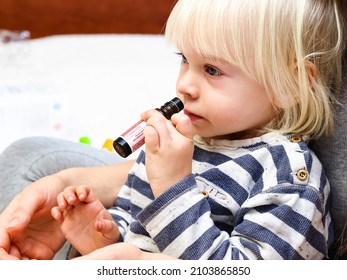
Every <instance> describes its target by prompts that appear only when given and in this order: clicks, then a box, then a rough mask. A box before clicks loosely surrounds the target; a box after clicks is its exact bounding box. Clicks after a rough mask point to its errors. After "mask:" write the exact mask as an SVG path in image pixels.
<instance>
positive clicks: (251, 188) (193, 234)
mask: <svg viewBox="0 0 347 280" xmlns="http://www.w3.org/2000/svg"><path fill="white" fill-rule="evenodd" d="M329 193H330V187H329V183H328V180H327V178H326V176H325V173H324V171H323V168H322V165H321V163H320V162H319V160H318V158H317V157H316V156H315V154H314V153H313V152H312V151H311V150H310V149H309V147H308V146H307V143H306V142H305V141H304V140H302V138H301V137H291V136H286V135H280V134H278V133H276V132H271V133H268V134H265V135H263V136H261V137H256V138H253V139H247V140H236V141H229V140H211V141H210V142H209V143H206V142H205V141H203V139H201V138H196V139H195V150H194V156H193V172H192V174H191V175H190V176H188V177H186V178H184V179H183V180H181V181H180V182H178V183H177V184H175V185H173V186H172V187H170V188H169V189H168V190H167V191H166V192H164V193H163V194H161V195H160V196H159V197H157V198H156V199H154V196H153V193H152V190H151V188H150V185H149V183H148V179H147V176H146V169H145V153H144V152H142V153H141V154H140V156H139V157H138V159H137V161H136V164H135V165H134V167H133V168H132V170H131V171H130V173H129V176H128V180H127V182H126V184H125V185H124V186H123V187H122V189H121V190H120V193H119V195H118V199H117V200H116V202H115V205H114V207H113V208H111V209H109V211H110V213H111V214H112V216H113V218H114V219H115V221H116V222H117V224H118V226H119V229H120V233H121V240H120V241H124V242H130V243H133V244H135V245H137V246H138V247H139V248H141V249H143V250H145V251H149V252H162V253H164V254H167V255H171V256H174V257H177V258H180V259H193V260H194V259H217V260H222V259H322V258H324V257H326V256H327V251H328V247H329V246H330V244H331V243H332V240H333V234H332V224H331V218H330V213H329V210H328V201H329V199H328V198H329Z"/></svg>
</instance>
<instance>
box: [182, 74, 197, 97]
mask: <svg viewBox="0 0 347 280" xmlns="http://www.w3.org/2000/svg"><path fill="white" fill-rule="evenodd" d="M176 89H177V92H178V93H179V94H182V95H185V96H187V95H188V96H190V98H197V97H198V96H199V80H198V77H196V76H195V75H194V74H193V73H191V72H190V71H189V72H187V73H185V74H183V75H180V76H179V78H178V79H177V84H176Z"/></svg>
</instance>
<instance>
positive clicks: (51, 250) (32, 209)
mask: <svg viewBox="0 0 347 280" xmlns="http://www.w3.org/2000/svg"><path fill="white" fill-rule="evenodd" d="M62 188H63V182H62V181H61V180H59V178H57V177H54V176H48V177H44V178H42V179H40V180H38V181H36V182H34V183H33V184H31V185H30V186H28V187H27V188H25V189H24V190H23V191H22V192H21V193H20V194H18V195H17V196H16V197H15V198H14V199H13V200H12V202H11V203H10V204H9V205H8V207H7V208H6V209H5V210H4V211H3V212H2V213H1V215H0V259H52V258H53V256H54V254H55V253H56V252H57V251H58V250H59V249H60V248H61V246H62V245H63V243H64V241H65V239H64V236H63V234H62V232H61V231H60V224H59V223H58V222H57V221H56V220H54V219H53V217H52V216H51V208H52V207H53V206H54V205H55V204H56V197H57V194H58V193H59V192H60V191H61V190H62Z"/></svg>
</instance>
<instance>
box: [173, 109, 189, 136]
mask: <svg viewBox="0 0 347 280" xmlns="http://www.w3.org/2000/svg"><path fill="white" fill-rule="evenodd" d="M171 121H172V124H173V126H174V127H175V128H176V129H177V131H178V132H179V133H181V134H182V135H183V136H185V137H187V138H190V139H192V138H193V136H194V135H193V126H192V122H191V120H190V119H189V117H188V116H187V115H184V114H174V115H173V116H172V118H171Z"/></svg>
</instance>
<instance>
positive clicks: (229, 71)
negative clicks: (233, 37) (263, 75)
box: [177, 52, 275, 139]
mask: <svg viewBox="0 0 347 280" xmlns="http://www.w3.org/2000/svg"><path fill="white" fill-rule="evenodd" d="M177 92H178V93H177V94H178V96H179V97H180V98H181V99H182V100H183V101H184V106H185V109H184V113H185V114H186V115H187V116H189V118H190V120H191V121H192V124H193V129H194V133H195V134H198V135H200V136H202V137H208V138H225V139H244V138H250V137H254V136H258V135H259V130H260V129H261V128H262V127H263V126H264V125H265V124H267V123H268V122H269V121H270V120H271V119H272V118H274V116H275V109H274V107H273V105H272V102H271V100H270V98H269V96H268V94H267V93H266V91H265V89H264V88H263V87H262V86H261V85H260V84H259V83H257V82H256V81H255V80H253V79H251V78H250V77H249V76H247V75H246V74H245V73H243V72H242V71H241V70H240V69H239V68H238V67H236V66H234V65H230V64H228V63H226V62H221V61H216V60H212V59H208V58H204V57H202V56H200V55H197V54H195V53H194V52H189V53H184V54H182V64H181V70H180V74H179V77H178V80H177Z"/></svg>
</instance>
